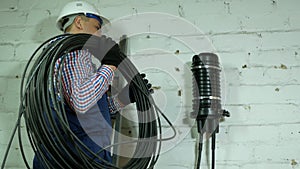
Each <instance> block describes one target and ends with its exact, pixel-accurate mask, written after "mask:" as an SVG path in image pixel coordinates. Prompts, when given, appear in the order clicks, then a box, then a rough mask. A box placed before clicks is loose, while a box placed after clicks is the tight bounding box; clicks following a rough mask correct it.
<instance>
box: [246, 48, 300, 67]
mask: <svg viewBox="0 0 300 169" xmlns="http://www.w3.org/2000/svg"><path fill="white" fill-rule="evenodd" d="M299 53H300V51H299V49H292V48H290V49H289V48H283V49H278V50H265V51H250V52H249V54H250V57H249V64H250V67H251V66H260V67H274V66H277V67H280V65H281V64H283V65H286V66H287V67H292V66H299V64H300V57H299Z"/></svg>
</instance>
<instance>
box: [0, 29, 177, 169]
mask: <svg viewBox="0 0 300 169" xmlns="http://www.w3.org/2000/svg"><path fill="white" fill-rule="evenodd" d="M97 38H98V37H96V36H92V35H89V34H64V35H59V36H56V37H54V38H51V39H49V40H48V41H46V42H45V43H43V44H42V45H41V46H40V47H39V48H38V49H37V50H36V51H35V52H34V54H33V55H32V57H31V58H30V60H29V61H28V63H27V65H26V68H25V71H24V74H23V79H22V84H21V97H20V98H21V103H20V108H19V116H18V120H17V124H16V126H15V129H14V131H13V134H12V137H11V139H10V142H9V145H8V148H7V151H6V154H5V158H4V160H3V163H2V169H3V168H4V165H5V161H6V158H7V155H8V152H9V149H10V146H11V142H12V140H13V137H14V135H15V133H16V130H17V129H18V134H19V145H20V150H21V153H22V157H23V159H24V162H25V165H26V167H27V168H30V167H29V164H28V162H27V160H26V155H25V153H24V150H23V147H22V137H21V130H20V121H21V117H22V116H23V117H24V119H25V123H26V129H27V134H28V138H29V141H30V143H31V146H32V148H33V150H34V152H35V153H38V154H39V157H40V160H41V161H43V162H44V164H45V165H46V166H45V167H46V168H51V169H52V168H70V169H73V168H113V169H114V168H119V167H117V166H115V165H113V164H111V163H109V162H107V161H105V160H103V159H101V158H100V157H99V156H98V155H97V154H98V153H100V152H101V151H103V150H105V149H109V148H111V147H112V146H115V145H120V144H129V143H133V142H135V143H137V144H136V149H135V152H134V155H133V158H132V159H130V161H129V162H128V163H127V164H126V165H125V166H124V167H123V168H130V169H144V168H152V167H153V166H154V164H155V163H156V161H157V160H158V157H159V152H160V149H161V141H165V140H169V139H172V138H174V137H175V134H176V132H175V129H174V127H173V126H172V124H171V122H170V121H169V120H168V119H167V118H166V117H165V115H164V114H163V113H162V112H161V111H160V110H159V108H158V107H157V106H156V105H155V103H154V101H153V99H152V97H151V96H149V93H147V92H148V88H147V87H146V86H145V84H144V83H143V79H142V77H141V76H140V74H139V73H138V71H137V69H136V68H135V66H134V65H133V64H132V63H131V62H130V60H129V59H127V58H125V55H124V54H123V57H124V58H125V59H124V61H123V62H122V64H121V66H119V67H118V69H119V70H120V72H121V73H122V75H123V76H124V77H125V79H126V80H127V81H128V82H129V81H130V80H132V82H133V83H135V84H136V86H138V88H137V89H135V90H134V91H133V93H134V97H135V100H136V107H137V110H138V111H137V115H138V120H139V124H138V127H139V135H138V139H137V140H136V141H130V142H125V143H117V144H113V145H110V146H107V147H104V148H103V150H101V151H100V152H98V153H94V152H92V151H91V150H89V148H88V147H86V146H85V145H84V144H83V143H82V142H81V141H80V140H79V139H78V138H77V137H76V135H75V134H74V133H73V132H72V131H71V129H70V127H69V124H68V120H67V117H66V110H65V106H64V98H63V97H58V96H63V94H62V93H63V90H62V84H61V81H58V82H56V83H54V79H60V77H59V75H60V74H61V73H57V77H54V76H53V75H54V65H55V63H56V61H57V60H58V59H59V58H61V59H62V61H61V62H60V65H59V68H60V69H59V71H61V70H62V69H63V64H61V63H63V59H64V57H65V56H66V54H67V53H69V52H71V51H74V50H78V49H88V50H90V51H97V48H98V47H99V46H97ZM56 39H59V40H56ZM52 41H54V42H52ZM50 42H52V43H50ZM41 49H43V50H42V51H40V50H41ZM39 52H40V54H39V55H38V53H39ZM121 54H122V53H121ZM37 55H38V56H37ZM36 56H37V58H36ZM33 60H35V62H34V64H33V65H32V66H31V67H32V69H31V70H30V72H29V74H28V79H27V81H26V83H25V76H26V74H27V71H28V69H29V66H30V63H31V62H32V61H33ZM132 78H133V79H132ZM24 84H25V85H24ZM53 110H55V111H54V112H55V113H53ZM158 113H160V114H161V115H162V116H163V117H164V118H165V119H166V121H167V122H168V123H169V124H170V126H171V127H172V129H173V131H174V135H173V136H172V137H170V138H165V139H163V138H162V137H161V136H162V131H161V122H160V118H159V114H158ZM158 129H159V130H158ZM66 139H67V140H68V142H69V143H68V142H66ZM70 143H71V144H72V147H73V148H71V146H70V145H69V144H70ZM74 147H75V150H74ZM86 152H88V153H89V154H87V153H86ZM96 158H97V159H99V160H100V161H101V163H98V162H96V161H95V159H96ZM49 159H51V160H49Z"/></svg>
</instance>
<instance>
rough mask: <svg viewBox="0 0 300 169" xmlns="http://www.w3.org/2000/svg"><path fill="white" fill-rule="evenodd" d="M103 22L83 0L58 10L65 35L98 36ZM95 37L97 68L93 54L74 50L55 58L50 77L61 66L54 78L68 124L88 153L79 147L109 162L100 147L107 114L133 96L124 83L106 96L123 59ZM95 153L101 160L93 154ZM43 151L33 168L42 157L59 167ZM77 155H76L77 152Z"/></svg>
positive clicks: (106, 141) (105, 138) (105, 139)
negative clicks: (97, 54) (58, 76)
mask: <svg viewBox="0 0 300 169" xmlns="http://www.w3.org/2000/svg"><path fill="white" fill-rule="evenodd" d="M103 21H107V19H105V18H104V17H102V16H100V13H99V12H98V10H97V9H96V8H95V7H93V6H92V5H90V4H88V3H86V2H81V1H76V2H70V3H68V4H66V6H65V7H64V8H63V9H62V11H61V14H60V16H59V17H58V19H57V26H58V28H59V29H60V30H61V31H63V32H65V33H68V34H79V33H85V34H92V35H96V36H101V32H100V30H101V26H103ZM99 39H100V43H99V44H101V45H100V46H99V51H100V52H102V55H105V56H104V57H103V58H100V57H98V59H99V60H100V61H101V64H102V65H101V66H100V67H99V68H97V69H95V68H94V65H93V63H92V57H93V54H92V53H90V52H89V50H87V49H82V50H75V51H72V52H70V53H68V54H67V55H66V57H65V58H64V59H63V60H62V59H59V60H57V62H56V66H55V71H54V72H55V75H54V77H57V74H59V73H60V72H59V66H60V65H63V67H64V68H63V70H62V72H61V74H60V77H61V79H55V80H56V81H59V80H61V81H62V87H63V96H64V99H65V102H66V106H65V109H66V115H67V119H68V123H69V126H70V129H71V130H72V132H73V133H74V134H75V135H76V137H77V138H78V139H79V140H80V141H81V142H82V143H83V144H84V146H86V147H88V149H90V150H91V151H92V153H91V152H89V150H86V148H83V147H84V146H82V147H79V148H81V150H83V151H84V152H85V153H86V154H88V155H89V156H90V157H92V158H94V161H96V162H98V163H100V164H107V163H111V162H112V159H111V154H110V152H109V151H107V150H102V148H104V147H106V146H108V145H110V137H111V133H112V129H111V120H110V114H111V113H115V112H116V111H118V110H120V109H121V108H122V107H124V106H126V105H127V104H129V103H132V102H134V99H132V97H130V91H128V89H130V85H127V86H126V87H125V88H124V89H123V91H122V92H121V94H119V95H118V96H116V97H108V95H107V91H108V89H109V87H110V85H111V83H112V80H113V77H114V71H115V70H116V69H117V67H118V65H119V64H120V63H121V62H122V60H123V59H124V58H122V56H120V54H119V52H120V49H119V47H118V45H117V44H116V43H115V42H114V41H113V40H111V39H109V38H106V37H103V38H101V37H100V38H99ZM101 49H104V50H101ZM100 55H101V54H100ZM96 57H97V56H96ZM61 62H63V63H61ZM146 83H147V82H146ZM148 87H149V88H150V87H151V86H150V85H148ZM66 142H67V145H68V146H69V147H70V148H71V149H72V151H74V152H73V153H75V154H77V153H78V152H77V151H76V148H75V147H73V146H74V145H72V144H71V142H68V139H67V138H66ZM77 148H78V147H77ZM98 152H100V153H99V154H98V155H99V156H100V158H101V159H100V158H98V157H95V156H94V155H93V153H98ZM45 154H46V156H45V155H44V156H43V158H41V155H39V154H37V155H36V156H35V158H34V162H33V168H34V169H39V168H45V167H47V166H48V167H49V163H47V165H45V163H43V159H44V158H46V159H47V160H49V161H50V165H51V167H55V168H61V167H58V166H59V165H58V163H59V159H58V160H57V159H56V161H55V160H53V159H51V158H50V156H49V157H47V153H45ZM78 157H80V154H79V153H78ZM102 159H103V160H102ZM51 161H53V164H51ZM57 161H58V162H57ZM62 166H63V164H62ZM79 168H82V167H79Z"/></svg>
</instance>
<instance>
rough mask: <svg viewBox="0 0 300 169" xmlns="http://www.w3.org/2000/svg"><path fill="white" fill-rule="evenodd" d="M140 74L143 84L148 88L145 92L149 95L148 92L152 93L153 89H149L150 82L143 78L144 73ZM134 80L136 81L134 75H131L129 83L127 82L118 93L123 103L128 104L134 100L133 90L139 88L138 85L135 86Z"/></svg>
mask: <svg viewBox="0 0 300 169" xmlns="http://www.w3.org/2000/svg"><path fill="white" fill-rule="evenodd" d="M140 75H141V77H142V78H143V83H144V85H146V86H147V89H148V91H146V94H147V95H149V94H152V93H154V91H153V89H151V87H152V85H151V83H149V81H148V80H147V79H146V78H145V77H146V75H145V74H143V73H142V74H140ZM134 81H136V76H135V77H133V79H132V81H131V82H130V83H129V84H127V85H126V86H125V87H124V88H123V89H122V91H121V92H120V93H119V94H118V99H119V100H120V101H121V102H122V104H124V105H128V104H130V103H134V102H136V100H135V96H134V92H133V90H136V91H139V90H140V89H139V87H138V86H136V85H137V84H135V83H134Z"/></svg>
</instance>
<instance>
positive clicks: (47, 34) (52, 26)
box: [31, 16, 63, 43]
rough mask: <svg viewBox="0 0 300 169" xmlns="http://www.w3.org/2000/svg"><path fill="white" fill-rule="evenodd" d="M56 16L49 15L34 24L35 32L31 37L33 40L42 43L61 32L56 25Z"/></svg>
mask: <svg viewBox="0 0 300 169" xmlns="http://www.w3.org/2000/svg"><path fill="white" fill-rule="evenodd" d="M56 19H57V16H49V17H47V18H45V19H44V20H42V22H40V23H37V25H36V26H35V32H36V34H33V37H32V38H31V39H32V40H33V41H34V42H38V43H42V42H44V41H46V40H47V39H50V38H52V37H54V36H56V35H59V34H62V33H63V32H61V31H59V30H58V28H57V27H56Z"/></svg>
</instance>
